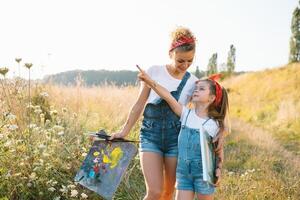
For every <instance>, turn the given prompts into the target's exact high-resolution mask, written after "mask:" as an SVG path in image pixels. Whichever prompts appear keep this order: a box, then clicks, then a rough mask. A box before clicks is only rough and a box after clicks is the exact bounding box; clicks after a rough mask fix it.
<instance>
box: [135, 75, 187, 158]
mask: <svg viewBox="0 0 300 200" xmlns="http://www.w3.org/2000/svg"><path fill="white" fill-rule="evenodd" d="M189 77H190V73H189V72H186V73H185V75H184V77H183V78H182V81H181V82H180V84H179V86H178V87H177V90H176V91H172V92H171V95H172V96H173V97H174V98H175V99H176V100H177V101H178V99H179V97H180V94H181V91H182V89H183V88H184V86H185V84H186V82H187V80H188V79H189ZM180 126H181V123H180V121H179V117H178V116H177V115H176V114H175V113H174V112H173V111H172V110H171V108H170V106H169V105H168V104H167V102H166V101H165V100H163V99H158V100H157V101H156V102H154V103H148V104H147V105H146V108H145V111H144V119H143V122H142V126H141V131H140V132H141V134H140V141H141V142H140V151H141V152H155V153H158V154H160V155H162V156H166V157H168V156H170V157H176V156H177V154H178V147H177V144H178V134H179V131H180Z"/></svg>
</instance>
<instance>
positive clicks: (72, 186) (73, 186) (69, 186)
mask: <svg viewBox="0 0 300 200" xmlns="http://www.w3.org/2000/svg"><path fill="white" fill-rule="evenodd" d="M75 187H76V186H75V185H72V184H71V185H68V188H70V189H73V188H75Z"/></svg>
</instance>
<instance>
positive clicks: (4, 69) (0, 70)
mask: <svg viewBox="0 0 300 200" xmlns="http://www.w3.org/2000/svg"><path fill="white" fill-rule="evenodd" d="M8 71H9V70H8V68H7V67H1V68H0V74H2V75H3V76H5V75H6V73H7V72H8Z"/></svg>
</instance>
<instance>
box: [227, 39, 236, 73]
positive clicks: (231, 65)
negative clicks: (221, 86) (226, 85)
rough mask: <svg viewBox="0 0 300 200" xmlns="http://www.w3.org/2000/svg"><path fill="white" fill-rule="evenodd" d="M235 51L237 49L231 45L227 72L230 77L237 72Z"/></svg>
mask: <svg viewBox="0 0 300 200" xmlns="http://www.w3.org/2000/svg"><path fill="white" fill-rule="evenodd" d="M235 51H236V49H235V47H234V46H233V44H232V45H230V49H229V52H228V57H227V71H228V74H229V75H231V74H232V73H233V72H234V70H235Z"/></svg>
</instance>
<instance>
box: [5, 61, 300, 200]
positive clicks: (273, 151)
mask: <svg viewBox="0 0 300 200" xmlns="http://www.w3.org/2000/svg"><path fill="white" fill-rule="evenodd" d="M299 71H300V70H299V66H298V65H291V66H286V67H284V68H279V69H274V70H267V71H264V72H257V73H250V74H244V75H240V76H238V77H233V78H231V79H229V80H226V81H225V83H224V84H225V86H226V87H227V88H229V94H230V102H231V105H230V106H231V115H232V118H231V121H232V133H231V134H230V135H229V136H228V137H227V139H226V145H225V165H224V170H223V180H222V185H221V187H220V188H219V189H218V191H217V193H216V198H215V199H222V200H224V199H230V200H233V199H235V200H240V199H249V200H252V199H257V200H260V199H272V200H273V199H274V200H286V199H293V200H298V199H300V158H299V155H300V154H299V144H300V139H299V138H300V137H299V133H300V131H299V127H300V124H299V111H300V104H299V99H300V92H299V91H300V90H299V85H298V83H300V81H299V77H300V74H299ZM287 77H289V78H288V79H287ZM0 81H1V90H2V92H1V96H0V100H1V101H0V112H1V118H0V131H1V133H0V199H1V200H4V199H99V196H97V195H96V194H95V193H93V192H90V191H88V190H86V189H84V188H83V187H81V186H80V185H76V184H75V183H74V182H73V178H74V176H75V173H76V171H77V170H78V168H79V166H80V164H81V162H82V161H83V159H84V156H85V155H86V153H87V151H88V149H89V147H90V146H91V141H90V140H89V137H87V134H88V132H90V131H97V130H99V129H101V128H104V129H106V130H107V131H108V132H113V131H116V130H118V129H119V128H120V127H121V125H122V124H123V123H124V121H125V120H126V117H127V114H128V111H129V108H130V106H131V105H132V104H133V102H134V100H135V98H136V96H137V93H138V88H137V87H123V88H118V87H115V86H103V87H93V88H85V87H82V86H80V84H78V85H77V86H75V87H63V86H53V85H41V84H36V83H34V84H32V88H31V104H32V105H30V106H29V105H28V103H29V98H28V87H27V82H25V81H21V80H7V79H1V80H0ZM29 113H30V116H31V120H30V126H28V123H29V120H28V115H29ZM138 130H139V123H138V124H137V125H136V126H135V127H134V129H133V130H132V132H131V134H130V137H131V138H137V137H138V134H139V132H138ZM144 193H145V186H144V182H143V176H142V174H141V170H140V164H139V158H138V157H136V158H135V159H134V160H133V161H132V163H131V165H130V167H129V169H128V171H127V173H126V175H125V177H124V180H123V182H122V184H121V186H120V187H119V189H118V191H117V193H116V196H115V199H124V200H127V199H128V200H129V199H130V200H131V199H134V200H135V199H137V200H138V199H142V197H143V195H144Z"/></svg>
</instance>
